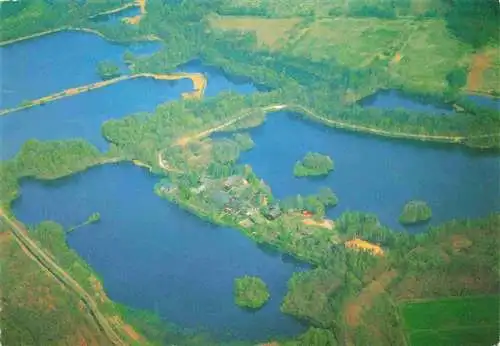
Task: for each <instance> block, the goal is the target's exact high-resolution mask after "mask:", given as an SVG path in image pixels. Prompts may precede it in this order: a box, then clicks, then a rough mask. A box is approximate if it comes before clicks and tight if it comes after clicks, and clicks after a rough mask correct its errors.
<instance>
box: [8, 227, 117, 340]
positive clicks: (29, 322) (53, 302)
mask: <svg viewBox="0 0 500 346" xmlns="http://www.w3.org/2000/svg"><path fill="white" fill-rule="evenodd" d="M0 250H1V251H0V252H1V253H2V256H1V257H0V266H1V268H2V280H1V282H2V301H3V306H2V314H1V315H2V316H1V325H2V342H3V343H4V344H5V345H24V346H28V345H68V346H73V345H89V346H90V345H95V346H99V345H106V344H107V343H109V340H108V339H107V338H106V336H105V335H104V334H103V333H102V332H101V331H100V330H99V328H98V327H97V326H96V325H95V324H94V322H93V321H92V320H91V319H90V317H89V316H88V315H87V314H88V313H87V312H86V311H85V309H84V308H83V307H82V306H81V304H80V301H79V299H78V298H77V297H76V296H74V295H73V294H72V293H70V292H69V291H68V290H67V289H65V288H64V287H62V286H61V285H60V284H59V283H58V282H57V281H56V280H55V279H54V278H53V277H52V276H51V274H49V273H48V272H45V271H42V270H41V269H40V267H39V266H38V265H37V264H36V263H35V262H34V261H33V260H32V259H31V258H30V257H29V255H28V254H27V253H26V252H24V251H23V249H22V248H21V247H20V246H19V245H18V244H17V242H16V241H15V240H14V239H13V237H12V236H11V234H10V233H8V232H1V233H0Z"/></svg>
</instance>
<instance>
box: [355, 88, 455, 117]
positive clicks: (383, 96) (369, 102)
mask: <svg viewBox="0 0 500 346" xmlns="http://www.w3.org/2000/svg"><path fill="white" fill-rule="evenodd" d="M360 104H361V105H363V106H365V107H376V108H382V109H397V108H405V109H409V110H413V111H419V112H429V113H433V114H450V113H453V108H452V107H451V106H449V105H445V104H442V105H434V104H429V103H424V102H420V101H416V100H414V99H412V98H410V97H408V96H405V95H403V94H402V93H401V92H400V91H398V90H382V91H379V92H377V93H375V94H373V95H370V96H368V97H365V98H364V99H362V100H361V101H360Z"/></svg>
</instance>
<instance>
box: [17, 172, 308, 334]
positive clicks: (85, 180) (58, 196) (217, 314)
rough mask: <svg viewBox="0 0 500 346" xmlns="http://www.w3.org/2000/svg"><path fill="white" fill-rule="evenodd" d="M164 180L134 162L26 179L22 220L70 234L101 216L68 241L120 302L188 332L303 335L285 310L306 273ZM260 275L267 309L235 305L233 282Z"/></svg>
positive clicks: (19, 214)
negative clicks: (160, 186) (290, 290)
mask: <svg viewBox="0 0 500 346" xmlns="http://www.w3.org/2000/svg"><path fill="white" fill-rule="evenodd" d="M157 180H158V178H156V177H153V176H152V175H150V174H149V173H148V172H147V171H146V170H144V169H142V168H139V167H135V166H132V165H130V164H117V165H106V166H101V167H95V168H92V169H91V170H89V171H86V172H83V173H81V174H77V175H74V176H72V177H68V178H65V179H60V180H58V181H55V182H40V181H33V180H25V181H23V183H22V189H21V191H22V196H21V197H20V199H18V200H17V201H15V202H14V205H13V210H14V213H15V215H16V216H17V217H18V218H19V219H20V220H21V221H23V222H25V223H28V224H35V223H38V222H40V221H42V220H46V219H50V220H55V221H57V222H59V223H61V224H62V225H64V226H65V227H66V228H68V227H70V226H72V225H75V224H78V223H80V222H82V221H84V220H86V219H87V217H88V216H89V215H90V214H91V213H93V212H96V211H98V212H100V214H101V221H100V222H98V223H95V224H92V225H89V226H87V227H83V228H81V229H78V230H76V231H74V232H72V233H70V234H69V236H68V242H69V245H70V246H71V248H73V249H75V250H76V251H77V252H78V254H79V255H80V256H82V258H83V259H84V260H85V261H86V262H88V263H89V264H90V265H91V266H92V268H93V269H94V270H95V271H96V272H97V273H98V274H99V275H100V276H101V277H102V278H103V279H104V280H103V281H104V288H105V290H106V292H107V293H108V294H109V296H110V298H111V299H113V300H115V301H117V302H120V303H123V304H126V305H129V306H132V307H135V308H140V309H149V310H152V311H156V312H157V313H159V315H160V316H161V317H162V318H164V319H165V320H167V321H171V322H173V323H176V324H178V325H180V326H182V327H186V328H208V329H210V332H212V333H214V334H215V335H217V336H219V337H220V338H226V337H227V336H226V333H228V332H230V333H232V334H233V335H234V336H235V337H236V338H239V339H243V340H245V339H246V340H257V339H259V340H266V339H267V338H271V337H277V336H291V335H296V334H298V333H300V332H302V331H303V330H304V326H302V325H301V324H300V323H299V322H297V321H296V320H295V319H293V318H292V317H290V316H286V315H284V314H282V313H281V312H280V310H279V306H280V303H281V300H282V299H283V296H284V294H285V293H286V283H287V280H288V279H289V278H290V276H291V275H292V273H293V272H294V271H299V270H305V267H304V266H303V265H302V266H301V265H299V264H297V263H293V262H291V261H290V260H287V259H286V258H282V257H281V256H279V255H276V254H273V253H270V252H269V251H262V249H260V248H259V247H258V246H257V245H256V244H255V243H254V242H252V241H251V240H250V239H248V238H246V237H245V236H243V235H242V234H240V233H239V232H238V231H236V230H233V229H229V228H223V227H217V226H214V225H212V224H210V223H207V222H205V221H202V220H201V219H199V218H197V217H196V216H194V215H192V214H190V213H188V212H186V211H183V210H182V209H180V208H179V207H177V206H176V205H174V204H172V203H170V202H168V201H166V200H162V199H160V198H159V197H157V196H156V195H155V194H154V193H153V186H154V184H155V183H156V182H157ZM243 275H257V276H260V277H261V278H262V279H263V280H264V281H265V282H266V283H267V285H268V287H269V290H270V293H271V299H270V300H269V302H268V303H267V304H266V305H265V306H264V307H263V308H262V309H261V310H258V311H257V312H248V311H245V310H242V309H240V308H239V307H237V306H236V305H235V304H234V297H233V280H234V279H235V278H236V277H239V276H243Z"/></svg>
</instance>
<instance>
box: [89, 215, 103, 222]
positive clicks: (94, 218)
mask: <svg viewBox="0 0 500 346" xmlns="http://www.w3.org/2000/svg"><path fill="white" fill-rule="evenodd" d="M99 220H101V214H100V213H92V215H90V216H89V218H88V220H87V221H88V222H98V221H99Z"/></svg>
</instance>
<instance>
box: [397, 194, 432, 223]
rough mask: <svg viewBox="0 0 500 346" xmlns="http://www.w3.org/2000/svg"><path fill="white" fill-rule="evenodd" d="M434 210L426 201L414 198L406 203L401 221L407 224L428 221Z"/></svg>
mask: <svg viewBox="0 0 500 346" xmlns="http://www.w3.org/2000/svg"><path fill="white" fill-rule="evenodd" d="M431 216H432V210H431V208H430V207H429V206H428V205H427V203H426V202H424V201H417V200H412V201H409V202H408V203H406V204H405V206H404V207H403V212H402V213H401V216H400V217H399V222H400V223H402V224H405V225H411V224H415V223H420V222H425V221H428V220H429V219H430V218H431Z"/></svg>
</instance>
